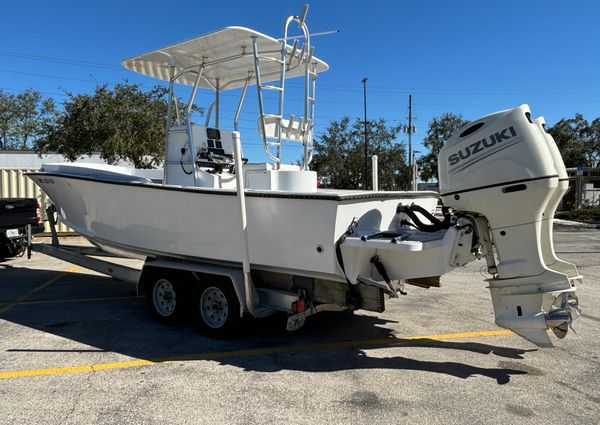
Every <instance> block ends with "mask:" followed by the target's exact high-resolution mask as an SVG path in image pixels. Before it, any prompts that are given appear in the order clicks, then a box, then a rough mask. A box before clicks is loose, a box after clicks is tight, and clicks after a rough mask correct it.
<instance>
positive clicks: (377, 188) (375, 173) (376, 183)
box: [371, 155, 379, 191]
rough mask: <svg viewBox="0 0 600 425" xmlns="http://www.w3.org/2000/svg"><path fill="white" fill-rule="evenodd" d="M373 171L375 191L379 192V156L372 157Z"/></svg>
mask: <svg viewBox="0 0 600 425" xmlns="http://www.w3.org/2000/svg"><path fill="white" fill-rule="evenodd" d="M371 170H372V176H371V178H372V182H373V185H372V186H373V190H374V191H377V190H379V180H378V175H377V173H378V170H377V155H373V156H372V157H371Z"/></svg>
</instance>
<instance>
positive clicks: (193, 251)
mask: <svg viewBox="0 0 600 425" xmlns="http://www.w3.org/2000/svg"><path fill="white" fill-rule="evenodd" d="M29 176H30V178H32V179H33V180H34V181H35V182H36V183H37V184H38V185H40V187H41V188H42V189H43V190H44V192H46V194H47V195H48V196H49V198H50V199H51V200H52V202H53V203H54V205H55V206H56V209H57V212H58V214H59V216H60V220H61V221H62V222H64V223H65V224H66V225H67V226H69V227H71V228H72V229H73V230H75V231H76V232H77V233H79V234H81V235H82V236H84V237H85V238H87V239H89V240H90V241H92V242H93V243H95V244H97V245H99V246H101V247H102V248H104V249H106V250H107V251H111V252H116V253H128V254H133V255H138V256H168V257H176V258H185V259H191V260H196V261H213V262H219V263H236V264H239V263H240V262H241V253H242V249H241V244H240V241H241V239H240V238H241V233H240V226H241V220H240V215H239V214H240V212H239V204H238V200H237V197H236V192H235V191H233V190H223V189H202V188H190V187H180V186H169V185H162V184H154V183H143V182H120V181H111V180H103V179H98V178H90V177H85V176H72V175H63V174H58V173H54V174H53V173H32V174H30V175H29ZM400 202H402V203H404V204H410V203H416V204H419V205H421V206H423V207H425V208H427V209H428V210H433V209H435V206H436V203H437V194H436V193H435V192H360V191H332V190H329V191H324V192H321V191H319V192H317V193H306V194H303V193H283V192H272V191H252V190H247V191H246V203H247V207H246V208H247V218H248V241H249V242H248V243H249V255H250V263H251V265H252V267H253V268H257V269H263V270H273V271H278V272H282V273H290V274H297V275H303V276H312V277H318V278H324V279H330V280H338V281H344V280H345V278H344V275H343V272H342V271H341V269H340V267H339V265H338V262H337V258H336V253H335V243H336V241H337V240H338V239H339V238H340V236H341V235H342V234H343V233H344V232H345V231H346V229H347V227H348V225H349V224H350V223H351V222H352V220H353V218H355V217H356V218H358V219H359V228H360V230H361V231H370V230H372V231H374V232H376V231H380V230H386V229H387V228H388V226H389V224H390V223H391V221H392V219H393V217H394V214H395V211H396V206H397V205H398V203H400Z"/></svg>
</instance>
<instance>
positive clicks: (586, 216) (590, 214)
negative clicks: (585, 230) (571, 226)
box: [555, 208, 600, 222]
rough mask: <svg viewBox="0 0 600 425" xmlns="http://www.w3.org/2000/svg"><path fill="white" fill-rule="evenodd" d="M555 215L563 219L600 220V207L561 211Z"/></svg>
mask: <svg viewBox="0 0 600 425" xmlns="http://www.w3.org/2000/svg"><path fill="white" fill-rule="evenodd" d="M555 217H556V218H562V219H563V220H575V221H585V222H596V221H600V208H584V209H580V210H569V211H560V212H557V213H556V215H555Z"/></svg>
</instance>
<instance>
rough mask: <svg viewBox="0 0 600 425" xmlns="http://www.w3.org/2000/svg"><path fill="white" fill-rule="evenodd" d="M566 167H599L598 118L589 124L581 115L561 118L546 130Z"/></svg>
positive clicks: (599, 119) (599, 126)
mask: <svg viewBox="0 0 600 425" xmlns="http://www.w3.org/2000/svg"><path fill="white" fill-rule="evenodd" d="M548 132H549V133H550V134H551V135H552V137H553V138H554V140H555V141H556V144H557V146H558V149H559V150H560V153H561V155H562V157H563V161H564V162H565V165H566V166H567V167H577V166H578V165H584V166H586V167H599V166H600V118H596V119H595V120H594V121H592V123H591V124H590V123H589V122H588V121H587V120H586V119H585V118H584V117H583V115H582V114H575V117H573V118H563V119H561V120H560V121H558V122H557V123H556V124H554V126H552V127H551V128H550V129H548Z"/></svg>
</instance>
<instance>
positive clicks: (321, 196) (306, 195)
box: [25, 172, 440, 202]
mask: <svg viewBox="0 0 600 425" xmlns="http://www.w3.org/2000/svg"><path fill="white" fill-rule="evenodd" d="M25 175H26V176H28V177H29V176H31V177H37V176H51V177H60V178H68V179H75V180H84V181H90V182H96V183H103V184H113V185H120V186H135V187H141V188H146V189H159V190H168V191H174V192H188V193H201V194H207V195H219V196H236V195H237V190H235V189H210V188H200V187H190V186H187V187H186V186H172V185H165V184H162V183H153V182H152V183H151V182H141V181H139V180H138V181H135V180H133V181H117V180H111V179H102V178H98V177H90V176H82V175H74V174H67V173H55V172H31V173H25ZM36 183H37V182H36ZM244 192H245V195H246V196H247V197H252V198H284V199H315V200H324V201H337V202H341V201H353V200H360V199H372V200H377V199H390V198H413V199H420V198H432V197H435V198H438V197H439V196H440V195H439V193H437V192H433V191H418V192H408V191H397V192H381V191H377V192H367V191H359V193H331V192H297V193H290V192H287V193H286V192H275V191H255V190H253V189H246V190H245V191H244Z"/></svg>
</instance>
